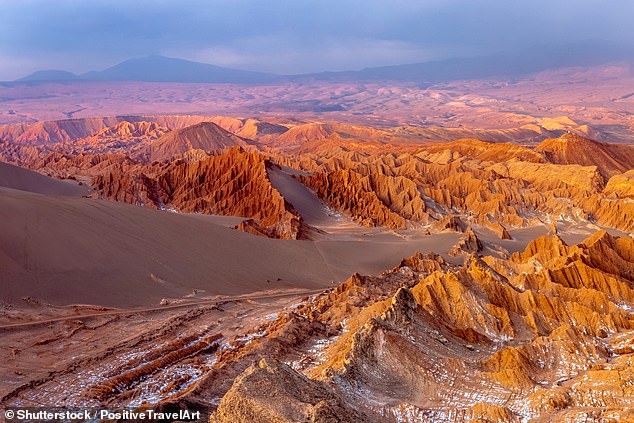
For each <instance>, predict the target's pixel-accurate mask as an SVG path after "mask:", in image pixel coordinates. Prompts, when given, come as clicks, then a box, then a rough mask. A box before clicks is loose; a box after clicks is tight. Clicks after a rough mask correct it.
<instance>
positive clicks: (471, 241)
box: [449, 228, 482, 256]
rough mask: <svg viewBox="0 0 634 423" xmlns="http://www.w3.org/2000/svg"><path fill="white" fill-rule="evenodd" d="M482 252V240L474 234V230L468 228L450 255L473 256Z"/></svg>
mask: <svg viewBox="0 0 634 423" xmlns="http://www.w3.org/2000/svg"><path fill="white" fill-rule="evenodd" d="M480 251H482V243H481V242H480V239H478V236H477V235H476V233H475V232H473V229H471V228H467V230H466V231H465V233H464V235H463V236H462V237H461V238H460V240H459V241H458V243H456V245H454V246H453V248H452V249H451V250H450V251H449V255H450V256H457V255H459V254H472V253H478V252H480Z"/></svg>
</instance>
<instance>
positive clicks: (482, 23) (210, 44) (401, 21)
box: [0, 0, 634, 79]
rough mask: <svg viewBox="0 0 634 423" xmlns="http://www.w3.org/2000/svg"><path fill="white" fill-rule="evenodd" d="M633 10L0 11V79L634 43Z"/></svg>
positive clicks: (325, 4) (371, 61) (428, 5)
mask: <svg viewBox="0 0 634 423" xmlns="http://www.w3.org/2000/svg"><path fill="white" fill-rule="evenodd" d="M632 16H634V2H632V1H631V0H610V1H608V2H606V1H598V0H577V1H571V0H549V1H546V0H533V1H508V0H478V1H475V0H453V1H452V0H418V1H415V0H391V1H390V0H388V1H372V0H366V1H359V0H350V1H346V0H338V1H334V0H321V1H312V0H295V1H288V0H178V1H166V0H164V1H156V0H152V1H150V0H136V1H132V2H130V1H127V0H126V1H120V0H90V1H85V0H56V1H49V0H21V1H19V2H17V1H16V2H14V1H4V2H0V39H2V43H0V79H11V78H14V77H17V76H21V75H24V74H26V73H28V72H30V71H32V70H35V69H42V68H64V69H69V70H73V71H76V72H82V71H86V70H90V69H100V68H104V67H106V66H109V65H112V64H114V63H116V62H117V61H121V60H124V59H127V58H129V57H133V56H143V55H147V54H165V55H171V56H175V57H185V58H190V59H196V60H203V61H207V62H210V63H215V64H220V65H229V66H235V67H241V68H247V69H257V70H266V71H274V72H279V73H293V72H305V71H320V70H341V69H350V68H362V67H366V66H374V65H385V64H396V63H411V62H418V61H425V60H430V59H432V60H433V59H443V58H448V57H455V56H474V55H479V54H488V53H492V52H497V51H502V50H510V49H517V48H524V47H527V46H532V45H542V44H557V43H559V44H561V43H568V42H573V41H578V40H584V39H590V38H600V39H604V40H608V41H617V42H619V41H620V42H629V41H630V40H634V26H632V25H631V24H630V22H629V20H630V19H631V17H632Z"/></svg>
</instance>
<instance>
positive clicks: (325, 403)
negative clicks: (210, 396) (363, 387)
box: [212, 359, 367, 423]
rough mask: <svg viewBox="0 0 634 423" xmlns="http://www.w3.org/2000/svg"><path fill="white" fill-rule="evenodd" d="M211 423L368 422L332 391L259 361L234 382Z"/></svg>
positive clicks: (279, 365) (283, 367)
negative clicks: (256, 422)
mask: <svg viewBox="0 0 634 423" xmlns="http://www.w3.org/2000/svg"><path fill="white" fill-rule="evenodd" d="M212 421H215V422H218V423H221V422H247V421H260V422H288V423H291V422H299V421H301V422H314V423H326V422H350V423H352V422H359V423H361V422H365V421H367V416H365V415H363V414H362V413H359V412H358V411H356V410H355V409H354V408H353V407H352V406H351V405H349V404H345V403H343V402H342V401H341V399H340V398H339V397H338V396H337V395H335V394H334V392H332V391H331V389H330V388H329V387H328V386H327V385H325V384H323V383H321V382H319V381H314V380H311V379H309V378H307V377H306V376H304V375H302V374H301V373H298V372H295V371H294V370H293V369H291V368H290V367H288V366H287V365H285V364H283V363H279V362H275V361H272V362H270V363H269V362H268V361H266V360H264V359H262V360H260V362H259V363H258V364H257V365H254V366H251V367H249V368H248V369H247V370H245V372H244V373H242V374H241V375H240V376H239V377H238V378H237V379H236V381H235V383H234V384H233V386H232V387H231V389H230V390H229V391H228V392H227V394H226V395H225V396H224V397H223V399H222V402H221V403H220V406H219V407H218V410H217V412H216V413H215V416H214V418H212Z"/></svg>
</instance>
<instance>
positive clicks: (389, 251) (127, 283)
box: [0, 188, 457, 307]
mask: <svg viewBox="0 0 634 423" xmlns="http://www.w3.org/2000/svg"><path fill="white" fill-rule="evenodd" d="M439 237H441V238H442V241H443V242H440V241H439V239H438V238H435V237H423V236H421V237H418V238H412V239H409V240H403V239H401V238H398V237H381V238H376V237H372V236H369V237H367V238H368V240H367V241H365V240H357V241H327V242H326V241H325V242H312V241H282V240H274V239H267V238H262V237H257V236H253V235H250V234H245V233H242V232H239V231H235V230H232V229H228V228H225V227H221V226H219V225H215V224H213V223H211V222H208V221H206V220H204V219H198V218H195V217H191V216H187V215H180V214H175V213H170V212H164V211H156V210H150V209H146V208H142V207H136V206H132V205H128V204H122V203H112V202H107V201H100V200H94V199H87V198H71V197H51V196H45V195H39V194H32V193H27V192H23V191H17V190H11V189H6V188H0V272H1V277H0V281H1V282H0V290H1V291H2V292H3V300H5V301H9V302H17V301H19V300H20V298H22V297H25V296H31V297H35V298H38V299H41V300H43V301H47V302H51V303H55V304H70V303H89V304H97V305H107V306H115V307H132V306H142V305H152V304H157V303H158V302H159V301H160V300H161V298H163V297H180V296H183V295H186V294H189V293H191V292H192V290H193V289H198V290H204V294H207V295H211V294H227V295H229V294H241V293H246V292H253V291H257V290H263V289H272V288H284V287H298V288H319V287H324V286H328V285H330V284H331V283H332V282H333V281H339V280H341V279H344V278H345V277H347V276H348V275H349V274H351V273H353V272H357V271H358V272H364V273H374V272H378V271H380V270H381V269H384V268H386V267H389V266H391V265H394V264H396V263H397V262H398V260H400V258H401V257H403V256H406V255H411V254H412V253H414V252H415V251H417V250H423V251H429V250H431V249H432V248H435V249H436V250H438V249H439V248H438V247H439V243H441V244H443V245H445V246H446V247H447V249H448V248H450V247H451V245H453V243H455V240H456V238H457V235H456V234H442V235H439ZM444 238H447V239H446V240H445V239H444Z"/></svg>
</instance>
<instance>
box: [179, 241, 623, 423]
mask: <svg viewBox="0 0 634 423" xmlns="http://www.w3.org/2000/svg"><path fill="white" fill-rule="evenodd" d="M468 231H469V229H467V232H468ZM633 267H634V241H633V240H632V239H629V238H616V237H612V236H610V235H609V234H607V233H605V232H599V233H597V234H595V235H594V236H592V237H590V238H588V239H587V240H586V241H584V242H583V243H581V244H579V245H575V246H568V245H566V244H565V243H564V242H563V241H562V240H561V239H560V238H557V237H550V238H548V237H543V238H539V239H537V240H535V241H534V242H532V243H531V244H530V245H529V246H528V247H527V248H526V250H525V251H524V252H521V253H517V254H514V255H513V256H512V257H511V258H510V259H508V260H504V259H499V258H493V257H484V258H476V257H472V258H470V260H469V261H468V262H467V263H466V264H465V265H464V266H463V267H461V268H459V269H456V268H451V266H449V265H447V264H446V263H444V261H443V260H442V259H441V258H439V257H433V256H424V255H420V254H418V255H416V256H414V257H411V258H409V259H406V260H403V262H402V263H401V265H400V266H398V267H396V268H394V269H391V270H389V271H386V272H384V273H383V274H381V275H380V276H376V277H365V276H360V275H355V276H353V277H352V278H350V279H349V280H347V281H346V282H344V283H343V284H342V285H340V286H339V287H337V288H335V289H333V290H330V291H328V292H325V293H323V294H322V295H318V296H315V297H313V298H310V299H307V301H306V302H305V303H304V304H302V305H300V306H298V307H296V308H295V309H294V310H293V313H294V317H291V316H290V315H286V316H282V317H280V318H279V319H278V320H277V321H276V322H275V323H274V324H272V326H271V327H277V328H280V327H290V326H288V325H290V324H291V322H293V321H297V322H298V321H302V322H304V323H303V325H305V326H306V327H309V326H308V325H309V324H308V322H313V323H312V324H311V325H310V326H311V327H315V328H316V327H320V328H321V329H320V330H318V331H314V330H313V331H310V332H309V331H307V332H306V336H305V339H304V341H301V342H299V343H294V344H293V345H294V347H292V348H291V349H283V350H280V349H275V350H270V349H266V350H267V351H269V354H270V356H274V357H276V358H277V359H279V360H285V361H286V362H287V363H288V364H289V365H290V367H287V366H284V365H278V364H267V363H273V362H272V361H270V360H269V359H267V362H266V363H263V364H261V365H260V366H252V367H250V368H249V369H247V370H246V371H245V372H244V373H243V374H242V375H241V376H239V377H238V378H237V379H236V380H235V382H234V384H233V387H232V388H230V389H229V390H228V392H227V394H226V395H225V396H224V397H223V400H222V401H221V403H220V407H219V408H218V410H217V413H216V418H220V419H225V420H227V421H228V419H236V420H238V421H242V420H244V419H247V418H249V416H253V415H255V414H257V415H259V416H265V419H279V421H286V420H289V419H290V420H293V419H296V420H302V419H305V420H307V421H311V420H310V419H311V418H313V417H312V416H313V415H314V414H312V413H315V411H314V408H315V407H316V404H319V403H320V402H321V401H325V403H322V404H323V407H324V409H325V410H327V411H328V413H329V412H332V411H334V412H335V415H340V416H341V417H340V418H341V419H344V421H346V419H349V418H351V417H350V416H354V418H358V417H359V416H362V417H361V418H362V419H365V421H377V422H383V421H385V422H388V421H394V420H396V421H406V422H414V421H446V420H451V421H500V422H502V421H504V422H509V421H513V422H515V421H517V422H519V421H524V420H530V419H534V420H536V421H568V419H569V418H571V416H574V417H575V418H576V417H578V416H586V417H588V416H591V417H590V419H591V420H592V421H599V420H600V419H602V418H606V417H607V416H609V417H610V418H613V419H616V420H619V419H627V418H629V416H630V415H631V413H630V412H629V411H628V410H630V409H631V407H632V406H633V405H634V404H633V403H632V398H631V395H630V391H631V389H630V387H631V385H632V381H634V379H633V378H634V374H632V372H630V371H629V370H628V369H629V368H630V367H631V363H632V354H634V352H633V350H632V349H631V348H629V347H627V345H628V343H630V342H631V340H632V334H633V333H634V314H632V313H631V311H628V310H632V307H633V306H634V296H633V294H634V289H633V288H632V285H631V283H632V278H633V276H632V275H633V274H634V273H632V270H633ZM267 333H269V334H270V335H264V336H263V338H261V342H274V340H275V339H276V338H275V336H273V332H271V331H269V332H267ZM276 333H278V334H279V335H280V336H281V335H282V333H285V332H276ZM315 342H317V344H316V343H315ZM287 345H288V343H287ZM302 345H303V346H302ZM313 345H322V347H321V348H320V349H315V347H313ZM256 348H258V349H260V348H262V344H261V343H260V344H258V345H255V346H253V347H251V351H255V349H256ZM260 351H264V350H263V349H260ZM272 351H276V352H272ZM200 389H202V388H199V392H198V393H197V394H196V396H192V397H190V398H200V396H201V395H202V392H203V391H200ZM185 398H188V397H187V396H185ZM351 404H353V405H354V407H352V406H351ZM254 413H255V414H254ZM354 413H359V414H354ZM326 415H329V414H326ZM285 419H286V420H285ZM593 419H594V420H593ZM597 419H598V420H597ZM225 420H220V421H225Z"/></svg>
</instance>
